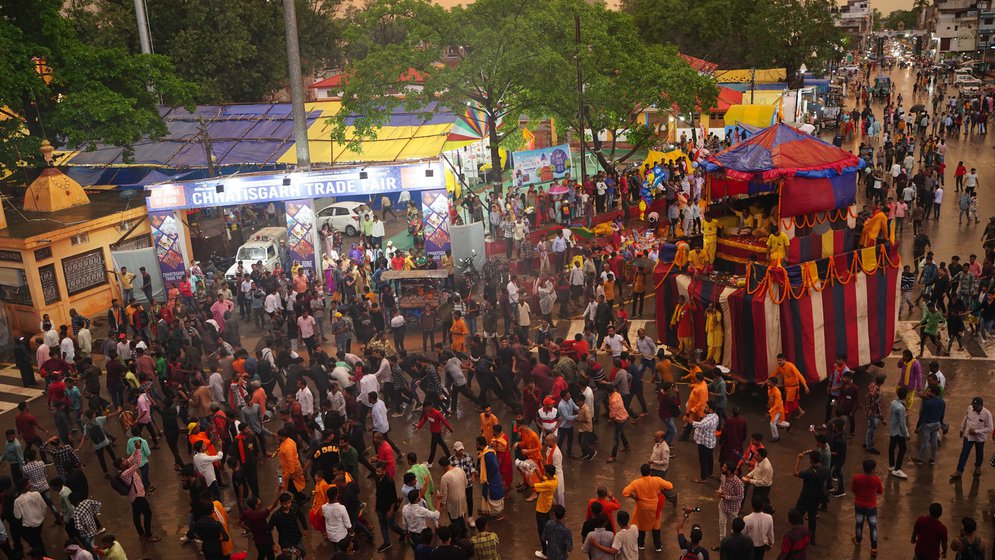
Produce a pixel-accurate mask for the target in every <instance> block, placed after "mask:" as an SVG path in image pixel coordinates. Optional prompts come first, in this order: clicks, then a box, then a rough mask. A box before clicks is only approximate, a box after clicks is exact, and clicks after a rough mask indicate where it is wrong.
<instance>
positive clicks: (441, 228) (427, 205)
mask: <svg viewBox="0 0 995 560" xmlns="http://www.w3.org/2000/svg"><path fill="white" fill-rule="evenodd" d="M421 197H422V198H421V205H422V216H423V223H424V224H425V226H424V227H425V229H424V231H423V233H424V234H425V252H426V253H427V254H429V255H432V256H433V257H435V258H437V259H438V258H442V255H444V254H446V251H448V250H449V249H452V246H453V244H452V238H451V237H450V236H449V193H447V192H446V189H441V190H435V191H422V192H421Z"/></svg>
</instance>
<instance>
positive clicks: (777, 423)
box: [767, 377, 791, 441]
mask: <svg viewBox="0 0 995 560" xmlns="http://www.w3.org/2000/svg"><path fill="white" fill-rule="evenodd" d="M767 413H768V414H769V415H770V436H771V441H780V439H781V434H780V433H778V431H777V429H778V428H786V429H787V428H790V427H791V424H789V423H788V422H785V421H784V400H783V399H781V389H779V388H778V387H777V378H776V377H769V378H767Z"/></svg>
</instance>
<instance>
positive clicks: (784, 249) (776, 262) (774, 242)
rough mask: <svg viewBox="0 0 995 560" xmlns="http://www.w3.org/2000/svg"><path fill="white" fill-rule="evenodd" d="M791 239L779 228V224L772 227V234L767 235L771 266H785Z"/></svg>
mask: <svg viewBox="0 0 995 560" xmlns="http://www.w3.org/2000/svg"><path fill="white" fill-rule="evenodd" d="M790 244H791V240H790V239H788V234H786V233H784V232H783V231H781V230H779V229H778V228H777V226H773V227H771V231H770V235H768V236H767V255H768V259H769V261H770V266H783V265H784V263H785V262H786V259H787V258H788V245H790Z"/></svg>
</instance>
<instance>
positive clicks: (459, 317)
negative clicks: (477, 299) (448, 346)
mask: <svg viewBox="0 0 995 560" xmlns="http://www.w3.org/2000/svg"><path fill="white" fill-rule="evenodd" d="M449 334H451V335H452V338H453V343H452V348H453V352H460V353H462V354H465V353H466V337H467V335H468V334H470V329H469V328H468V327H467V326H466V321H464V320H463V314H462V313H460V312H459V311H454V312H453V326H452V327H450V328H449Z"/></svg>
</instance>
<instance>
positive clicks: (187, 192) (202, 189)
mask: <svg viewBox="0 0 995 560" xmlns="http://www.w3.org/2000/svg"><path fill="white" fill-rule="evenodd" d="M445 187H446V179H445V176H444V174H443V171H442V164H441V163H440V162H435V161H433V162H429V163H419V164H410V165H392V166H379V167H372V166H371V167H364V168H360V167H350V168H348V169H328V170H324V171H312V172H308V173H280V174H274V175H248V176H244V177H238V176H235V177H218V178H213V179H205V180H198V181H189V182H184V183H167V184H163V185H147V186H146V187H145V190H147V191H149V196H148V198H147V199H146V201H147V205H148V208H149V210H150V211H156V210H178V209H181V208H213V207H216V206H235V205H238V204H258V203H267V202H270V201H278V200H301V199H311V198H324V197H330V196H350V195H372V194H381V193H397V192H401V191H421V190H427V189H444V188H445Z"/></svg>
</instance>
